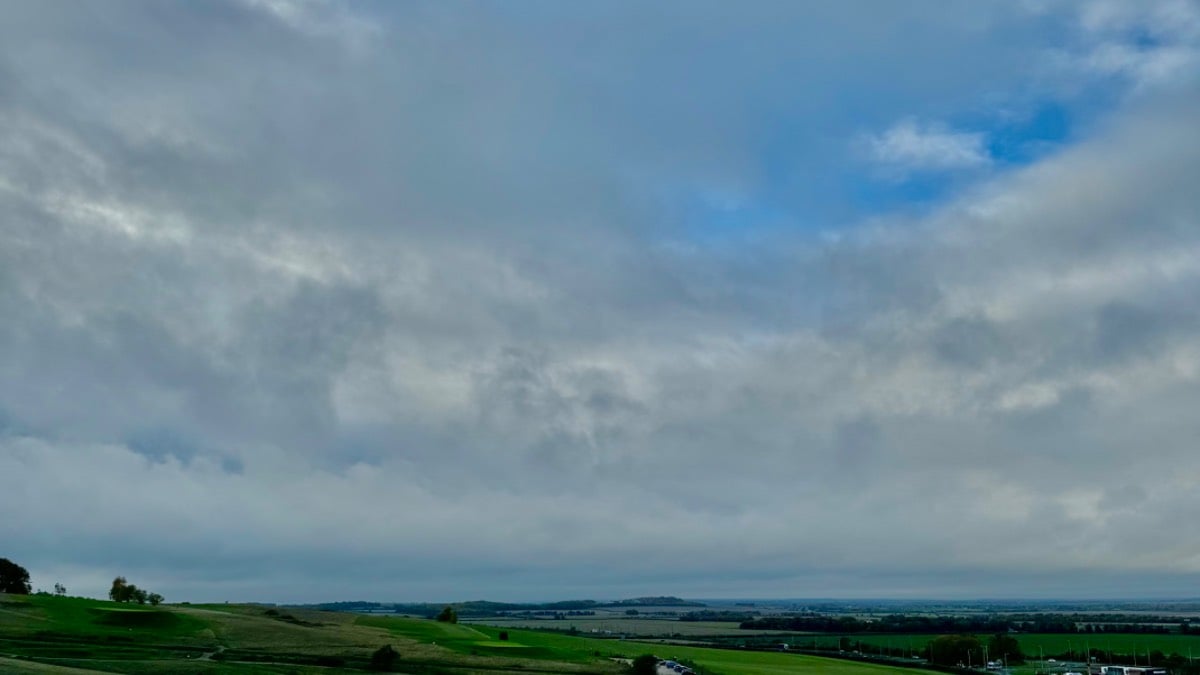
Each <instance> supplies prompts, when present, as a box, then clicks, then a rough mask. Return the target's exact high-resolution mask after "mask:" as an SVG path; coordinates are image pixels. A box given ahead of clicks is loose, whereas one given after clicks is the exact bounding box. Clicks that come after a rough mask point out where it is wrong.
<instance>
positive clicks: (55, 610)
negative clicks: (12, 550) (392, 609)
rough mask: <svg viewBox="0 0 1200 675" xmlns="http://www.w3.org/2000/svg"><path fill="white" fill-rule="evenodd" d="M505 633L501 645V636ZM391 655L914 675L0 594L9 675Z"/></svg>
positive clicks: (715, 653) (557, 638) (520, 633)
mask: <svg viewBox="0 0 1200 675" xmlns="http://www.w3.org/2000/svg"><path fill="white" fill-rule="evenodd" d="M502 632H503V633H505V635H503V636H502V635H501V633H502ZM385 644H386V645H393V646H394V647H395V649H396V650H397V651H399V653H400V655H401V658H400V661H399V662H398V664H397V670H399V671H400V672H408V673H441V674H444V675H468V674H476V673H480V674H483V673H487V674H490V675H496V674H499V673H512V672H522V673H546V674H550V673H559V674H564V675H572V674H575V675H590V674H594V675H607V674H613V675H616V674H619V673H621V672H623V671H624V666H623V665H622V664H621V663H620V662H619V661H617V660H616V659H617V658H629V657H633V656H637V655H639V654H644V653H652V652H653V653H657V654H659V655H660V656H666V657H673V658H676V659H687V660H690V661H692V662H693V663H695V664H696V665H697V666H699V667H700V668H701V670H702V672H703V673H705V675H775V674H777V673H811V674H813V675H902V674H907V675H913V674H914V673H919V672H920V671H914V670H902V669H899V668H892V667H887V666H878V665H871V664H863V663H854V662H848V661H839V660H833V659H824V658H818V657H812V656H801V655H794V654H783V653H768V652H753V651H739V650H720V649H706V648H699V647H688V646H677V645H670V646H667V645H661V644H646V643H639V642H635V641H631V640H618V639H599V638H592V637H574V636H568V635H562V634H555V633H544V632H537V631H530V630H518V629H511V628H499V627H492V626H480V625H466V624H446V623H438V622H435V621H430V620H425V619H412V618H401V617H389V616H367V615H358V614H350V613H339V612H327V611H314V610H303V609H294V608H283V607H279V608H276V607H265V606H261V605H226V604H222V605H164V606H161V607H158V608H141V607H129V606H126V605H118V604H116V603H110V602H104V601H100V600H90V599H85V598H58V597H51V596H5V595H0V670H2V671H3V672H6V673H8V672H15V673H59V674H69V673H97V672H113V673H235V674H236V673H328V672H352V671H361V670H363V669H364V668H366V667H367V665H368V664H369V659H370V656H371V654H372V652H374V651H375V650H376V649H378V648H380V647H381V646H383V645H385Z"/></svg>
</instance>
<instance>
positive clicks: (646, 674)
mask: <svg viewBox="0 0 1200 675" xmlns="http://www.w3.org/2000/svg"><path fill="white" fill-rule="evenodd" d="M629 672H630V673H632V674H633V675H655V673H657V672H658V658H657V657H655V656H654V655H653V654H642V655H641V656H639V657H637V658H636V659H634V660H633V663H631V664H630V666H629Z"/></svg>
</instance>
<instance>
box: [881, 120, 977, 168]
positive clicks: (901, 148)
mask: <svg viewBox="0 0 1200 675" xmlns="http://www.w3.org/2000/svg"><path fill="white" fill-rule="evenodd" d="M864 141H865V144H866V147H867V149H868V151H869V153H870V156H871V158H872V159H873V160H875V161H876V162H878V163H880V164H882V165H884V166H885V167H886V168H887V169H889V170H896V171H900V172H903V173H907V172H912V171H950V170H957V169H977V168H980V167H983V166H987V165H988V164H990V163H991V157H990V156H989V155H988V152H987V147H986V144H985V141H986V139H985V137H984V135H983V134H981V133H972V132H961V131H951V130H949V129H946V128H944V127H941V126H938V125H921V124H918V123H917V121H916V120H913V119H904V120H901V121H899V122H897V123H896V124H895V125H894V126H892V127H891V128H890V129H888V130H887V131H885V132H883V133H881V134H879V135H876V136H868V137H866V138H865V139H864Z"/></svg>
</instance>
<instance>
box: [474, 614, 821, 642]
mask: <svg viewBox="0 0 1200 675" xmlns="http://www.w3.org/2000/svg"><path fill="white" fill-rule="evenodd" d="M471 623H476V624H481V625H488V626H500V627H507V628H531V629H534V630H570V629H571V628H572V627H574V628H576V629H578V630H579V632H580V633H581V634H583V635H593V634H600V635H627V636H638V637H673V636H679V637H684V638H687V637H714V636H719V635H779V634H780V632H779V631H773V630H742V629H740V628H738V624H737V622H736V621H674V620H671V619H637V618H627V617H619V618H618V617H612V618H599V617H579V618H570V619H473V620H472V621H471ZM797 635H799V633H797Z"/></svg>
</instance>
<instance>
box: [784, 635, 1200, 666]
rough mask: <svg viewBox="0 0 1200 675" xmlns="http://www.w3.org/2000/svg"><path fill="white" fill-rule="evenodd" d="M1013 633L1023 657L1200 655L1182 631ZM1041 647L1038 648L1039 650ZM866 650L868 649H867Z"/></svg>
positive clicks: (830, 639) (816, 639) (911, 643)
mask: <svg viewBox="0 0 1200 675" xmlns="http://www.w3.org/2000/svg"><path fill="white" fill-rule="evenodd" d="M845 637H848V638H849V639H851V640H854V641H855V642H859V643H861V644H864V645H870V646H871V647H873V648H878V647H883V648H885V649H886V648H888V647H890V648H892V649H904V650H907V649H909V648H910V647H911V648H912V649H913V650H917V651H919V650H921V649H923V648H924V647H925V645H926V644H928V642H929V641H930V640H932V639H934V638H935V637H937V636H936V635H847V636H845ZM979 637H980V639H982V640H986V639H987V636H986V635H980V636H979ZM1013 637H1015V638H1017V640H1018V641H1019V642H1020V643H1021V651H1023V652H1024V653H1025V656H1026V658H1030V657H1032V658H1035V659H1036V658H1037V657H1038V654H1039V653H1042V654H1045V655H1046V657H1047V658H1049V657H1058V656H1060V655H1064V654H1067V653H1068V652H1070V653H1074V654H1075V655H1076V658H1078V659H1080V660H1082V659H1083V657H1082V654H1083V652H1084V651H1085V650H1086V649H1088V648H1091V649H1099V650H1101V651H1104V652H1109V651H1111V652H1114V653H1116V654H1133V653H1137V654H1139V655H1144V654H1145V653H1146V651H1147V650H1149V651H1151V652H1154V651H1161V652H1162V653H1163V654H1167V655H1170V654H1172V653H1175V654H1179V655H1181V656H1188V652H1189V650H1191V652H1192V653H1194V655H1195V656H1198V657H1200V635H1182V634H1178V633H1171V634H1166V635H1154V634H1146V635H1140V634H1119V633H1118V634H1107V635H1106V634H1099V635H1095V634H1093V635H1088V634H1082V633H1078V634H1073V635H1069V634H1058V633H1018V634H1015V635H1014V636H1013ZM839 639H840V636H833V635H820V636H816V635H797V636H793V637H789V638H786V639H785V640H784V641H786V642H790V643H792V644H793V645H794V646H796V647H801V648H804V647H811V646H812V645H813V644H816V645H817V646H819V647H821V648H826V647H836V646H837V644H838V641H839ZM1039 649H1040V652H1039ZM867 651H868V653H869V652H870V650H869V649H868V650H867Z"/></svg>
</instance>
